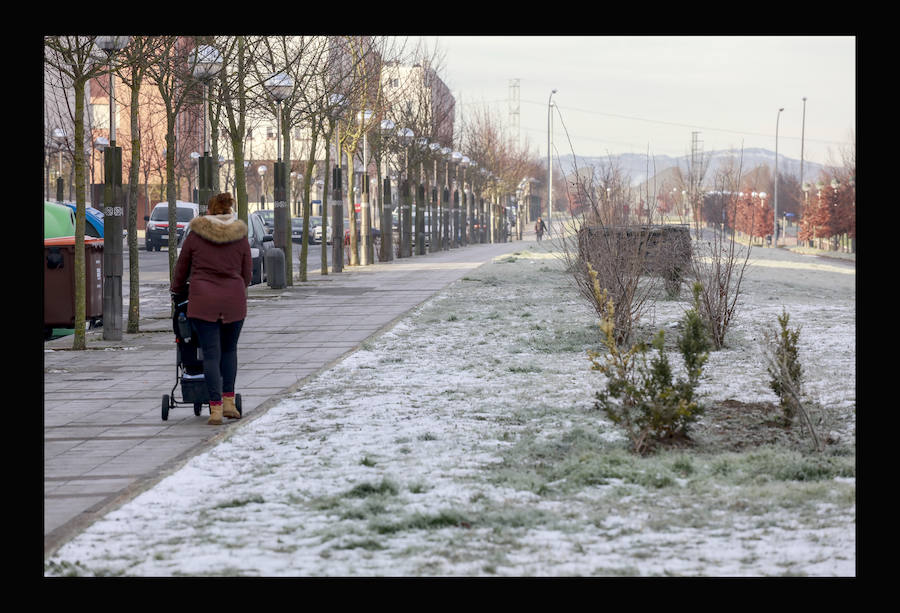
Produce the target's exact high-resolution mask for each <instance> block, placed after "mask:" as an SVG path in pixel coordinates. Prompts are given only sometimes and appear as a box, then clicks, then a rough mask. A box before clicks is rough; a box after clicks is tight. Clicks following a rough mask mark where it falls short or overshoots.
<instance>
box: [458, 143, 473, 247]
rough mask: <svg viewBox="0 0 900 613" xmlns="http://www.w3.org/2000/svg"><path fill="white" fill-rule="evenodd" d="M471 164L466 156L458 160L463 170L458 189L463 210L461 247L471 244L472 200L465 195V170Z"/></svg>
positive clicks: (461, 213) (461, 215) (460, 233)
mask: <svg viewBox="0 0 900 613" xmlns="http://www.w3.org/2000/svg"><path fill="white" fill-rule="evenodd" d="M471 163H472V161H471V160H470V159H469V157H468V156H466V155H464V156H462V158H460V160H459V165H460V166H462V169H463V179H462V184H461V185H460V187H461V188H462V189H461V190H460V197H461V198H462V202H463V207H464V208H463V209H461V210H460V217H464V219H462V223H461V224H460V228H459V230H460V232H459V238H460V244H462V245H468V244H469V243H470V242H472V240H471V234H470V233H471V231H472V219H471V217H472V199H471V198H470V197H469V196H468V195H467V194H466V169H467V168H468V167H469V166H470V165H471ZM463 210H464V211H465V213H463V212H462V211H463Z"/></svg>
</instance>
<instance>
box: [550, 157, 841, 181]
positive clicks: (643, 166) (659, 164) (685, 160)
mask: <svg viewBox="0 0 900 613" xmlns="http://www.w3.org/2000/svg"><path fill="white" fill-rule="evenodd" d="M704 155H706V156H708V157H709V169H708V170H707V172H706V176H707V177H713V176H714V175H715V173H716V171H717V170H719V169H720V168H723V167H725V166H726V165H730V164H734V165H735V166H736V165H737V164H738V163H739V162H741V166H742V168H743V174H747V173H749V172H750V171H752V170H754V169H755V168H757V167H759V166H768V167H770V168H771V169H772V171H773V172H774V168H775V152H774V151H769V150H768V149H744V151H743V160H742V161H741V151H740V150H735V149H730V150H720V151H709V152H705V153H704ZM573 160H574V161H573ZM611 161H612V162H614V163H617V164H618V165H619V166H620V167H621V168H622V170H623V171H624V172H625V174H627V175H629V176H630V177H631V183H632V185H635V186H637V185H640V184H642V183H644V182H645V181H646V180H647V179H648V178H650V177H653V176H659V175H660V174H662V173H664V171H666V170H667V169H670V168H681V169H682V171H683V172H684V171H686V170H687V168H688V166H689V163H690V156H689V155H683V156H680V157H672V156H669V155H654V156H651V157H650V158H649V159H648V156H647V155H646V154H641V153H623V154H621V155H614V156H611V158H609V157H606V156H596V157H587V156H577V158H576V156H573V155H571V154H567V155H565V156H561V157H560V164H561V168H562V169H563V171H564V173H565V174H567V175H568V174H570V173H572V172H573V171H574V170H575V167H576V163H577V167H578V168H579V169H580V168H584V167H586V166H602V165H607V164H610V163H611ZM825 168H826V167H825V166H824V165H822V164H817V163H815V162H810V161H808V160H807V161H804V163H803V176H804V179H805V180H814V179H815V178H817V177H818V176H819V174H820V173H821V172H822V170H824V169H825ZM778 171H779V173H783V174H790V175H794V176H796V177H799V176H800V160H797V159H793V158H788V157H785V156H784V155H781V154H779V156H778Z"/></svg>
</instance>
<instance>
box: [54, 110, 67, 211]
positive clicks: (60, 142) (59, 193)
mask: <svg viewBox="0 0 900 613" xmlns="http://www.w3.org/2000/svg"><path fill="white" fill-rule="evenodd" d="M67 138H68V135H67V134H66V131H65V130H63V129H62V128H54V130H53V140H55V141H56V152H57V155H58V156H59V158H58V161H59V166H58V169H57V170H58V172H57V175H56V201H57V202H62V201H63V197H64V196H65V181H64V180H63V176H62V152H63V147H64V146H65V144H66V139H67Z"/></svg>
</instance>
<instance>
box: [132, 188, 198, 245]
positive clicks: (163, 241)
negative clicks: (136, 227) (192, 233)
mask: <svg viewBox="0 0 900 613" xmlns="http://www.w3.org/2000/svg"><path fill="white" fill-rule="evenodd" d="M175 204H176V207H177V208H176V210H175V221H176V224H177V226H178V227H177V228H176V233H177V235H178V241H179V242H180V241H181V238H182V236H183V235H184V229H185V228H187V226H188V224H189V223H191V220H192V219H193V218H194V217H197V216H198V215H199V214H200V206H199V205H198V204H196V203H194V202H183V201H181V200H177V201H176V202H175ZM144 220H145V221H146V222H147V229H146V231H145V234H144V237H145V238H144V241H145V244H146V247H147V251H153V250H156V251H159V250H160V248H162V247H165V246H168V244H169V203H168V202H158V203H157V204H156V206H154V207H153V210H152V211H151V212H150V215H148V216H147V217H144Z"/></svg>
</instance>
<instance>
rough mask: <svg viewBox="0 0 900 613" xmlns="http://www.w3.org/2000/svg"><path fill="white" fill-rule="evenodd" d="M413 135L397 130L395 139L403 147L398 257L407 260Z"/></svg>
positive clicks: (410, 253)
mask: <svg viewBox="0 0 900 613" xmlns="http://www.w3.org/2000/svg"><path fill="white" fill-rule="evenodd" d="M414 138H415V134H414V133H413V131H412V130H411V129H409V128H400V129H399V130H397V139H398V140H399V141H400V145H401V146H402V147H403V172H402V173H401V179H400V181H401V182H400V224H399V225H400V257H403V258H408V257H410V256H411V255H412V252H411V248H410V243H411V240H410V238H411V234H412V220H411V219H410V209H411V207H410V188H409V146H410V145H411V144H412V142H413V139H414Z"/></svg>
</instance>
